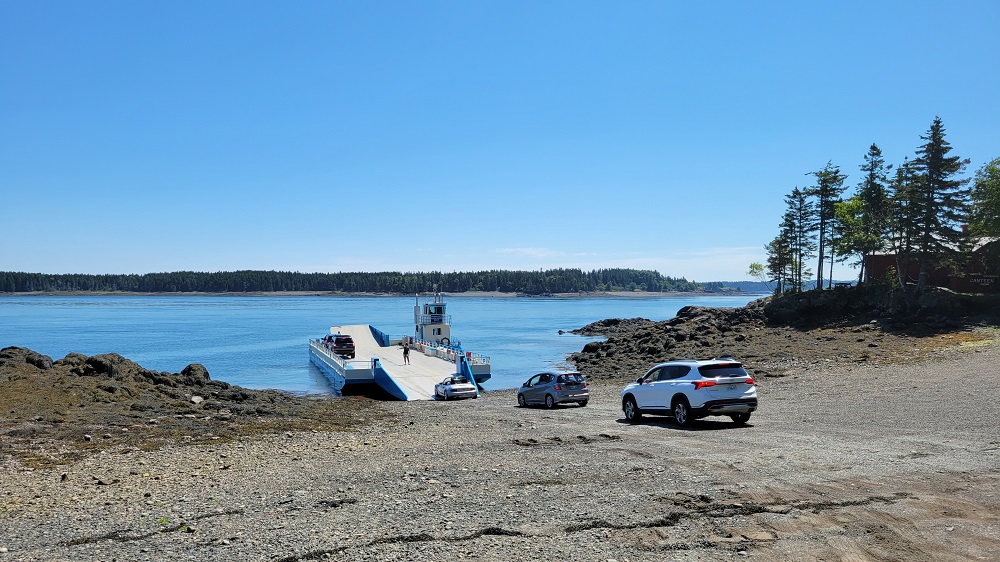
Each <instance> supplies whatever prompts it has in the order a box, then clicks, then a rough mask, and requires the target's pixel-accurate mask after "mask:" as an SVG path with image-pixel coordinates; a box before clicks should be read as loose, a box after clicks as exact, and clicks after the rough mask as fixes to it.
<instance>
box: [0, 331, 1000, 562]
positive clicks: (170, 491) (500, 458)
mask: <svg viewBox="0 0 1000 562" xmlns="http://www.w3.org/2000/svg"><path fill="white" fill-rule="evenodd" d="M998 359H1000V345H998V344H996V343H994V342H985V343H984V344H982V345H979V346H976V347H970V348H967V349H963V350H954V351H950V352H947V353H941V354H937V355H934V356H933V357H931V358H929V359H927V360H925V361H922V362H919V363H911V364H897V365H882V366H876V365H866V364H858V363H850V362H837V361H833V360H825V361H818V362H812V363H807V362H802V363H800V364H799V365H798V367H799V368H793V369H788V370H786V371H785V374H786V376H783V377H775V378H766V379H764V380H761V381H759V382H760V384H759V393H760V400H761V406H760V409H759V410H758V411H757V412H756V413H755V414H754V416H753V417H752V418H751V420H750V422H749V424H748V425H747V426H744V427H736V426H733V425H732V424H731V423H728V421H729V420H728V418H707V419H705V420H700V421H698V422H696V423H695V424H694V426H693V427H692V428H690V429H680V428H678V427H677V426H676V425H674V424H673V423H672V421H671V420H669V419H667V418H656V417H646V418H645V419H644V420H643V422H642V423H639V424H636V425H629V424H626V423H625V422H624V419H623V418H622V414H621V409H620V405H619V399H618V393H619V390H620V388H621V384H618V383H615V382H610V381H609V382H599V383H597V385H596V386H594V387H593V398H592V400H591V401H590V404H589V405H588V406H587V407H583V408H581V407H578V406H575V405H574V406H564V407H559V408H557V409H555V410H545V409H541V408H517V407H516V406H515V403H516V399H515V392H514V391H500V392H493V393H489V394H487V395H484V396H483V397H482V398H480V399H478V400H466V401H461V402H447V403H445V402H411V403H378V402H372V403H371V408H374V409H379V410H384V417H383V418H382V421H381V422H380V423H378V424H376V425H373V426H366V427H359V428H358V429H357V430H355V431H345V432H314V431H305V432H293V433H281V434H277V435H268V436H264V437H259V438H255V439H252V440H244V441H238V442H232V443H221V442H220V443H219V444H208V445H205V444H197V445H186V446H185V445H177V446H170V447H166V448H163V449H160V450H156V451H141V450H137V449H134V448H133V449H129V450H126V451H116V450H105V451H101V452H98V453H95V454H94V455H93V456H90V457H87V458H84V459H82V460H79V461H77V462H75V463H74V464H71V465H65V466H61V467H56V468H49V469H35V470H31V469H29V468H26V467H25V466H22V465H20V464H19V463H17V462H14V461H12V460H11V459H9V458H8V459H6V460H4V462H3V463H2V472H0V476H2V477H0V560H18V561H22V560H23V561H29V560H40V561H41V560H45V561H50V560H74V561H80V560H103V561H108V560H157V561H162V560H290V561H291V560H324V559H331V560H344V561H354V560H486V561H500V560H538V559H542V560H601V561H608V560H616V561H618V562H625V561H640V560H718V559H727V558H733V559H743V558H750V559H756V560H849V561H854V560H955V561H959V560H963V561H964V560H996V553H997V552H1000V495H998V492H1000V486H998V481H1000V470H998V469H1000V430H998V425H997V420H998V419H1000V405H998V401H997V400H996V397H997V391H996V387H997V384H998V382H1000V381H998V378H997V377H998V376H997V373H998V372H1000V369H998V368H997V365H998ZM751 367H752V365H751ZM623 383H624V381H622V384H623Z"/></svg>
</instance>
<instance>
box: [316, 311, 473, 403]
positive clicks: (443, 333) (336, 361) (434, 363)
mask: <svg viewBox="0 0 1000 562" xmlns="http://www.w3.org/2000/svg"><path fill="white" fill-rule="evenodd" d="M413 324H414V332H413V335H403V336H391V335H389V334H386V333H384V332H382V331H381V330H379V329H377V328H375V327H374V326H371V325H369V324H354V325H341V326H331V327H330V334H329V335H326V336H323V337H320V338H316V339H313V340H310V341H309V360H310V361H311V362H312V363H313V364H314V365H316V367H318V368H319V370H320V371H322V373H323V375H324V376H326V378H327V379H328V380H329V381H330V382H331V384H332V385H333V386H334V387H335V388H338V389H339V388H343V387H347V386H352V385H358V386H360V385H377V386H378V387H380V388H382V389H383V390H384V391H386V392H387V393H389V394H390V395H391V396H393V397H395V398H397V399H399V400H433V399H434V395H435V389H434V387H435V385H436V384H438V383H440V382H441V381H442V379H445V378H447V377H454V376H458V377H464V378H465V379H466V380H470V381H475V382H476V383H477V384H476V385H475V386H476V393H477V394H478V392H479V384H481V383H483V382H485V381H487V380H489V379H490V377H491V372H490V358H489V357H488V356H486V355H483V354H480V353H474V352H472V351H466V350H465V349H464V348H463V347H462V343H461V342H460V341H459V340H457V339H455V337H454V336H453V335H452V331H451V316H450V315H448V313H447V305H446V304H445V302H444V297H443V296H442V295H441V293H435V294H434V296H433V299H432V300H431V301H430V302H426V303H423V304H422V305H421V303H420V297H419V295H418V296H417V297H416V300H415V304H414V307H413ZM348 339H349V340H351V341H352V342H353V348H352V349H351V354H353V356H354V357H353V358H350V357H348V356H347V355H348V354H347V353H345V352H344V350H345V349H346V348H345V347H344V346H338V345H337V342H344V341H346V340H348ZM404 354H405V355H407V357H404Z"/></svg>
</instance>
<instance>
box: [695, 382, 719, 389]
mask: <svg viewBox="0 0 1000 562" xmlns="http://www.w3.org/2000/svg"><path fill="white" fill-rule="evenodd" d="M706 386H715V381H696V382H695V383H694V389H695V390H701V389H702V388H705V387H706Z"/></svg>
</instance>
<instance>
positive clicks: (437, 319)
mask: <svg viewBox="0 0 1000 562" xmlns="http://www.w3.org/2000/svg"><path fill="white" fill-rule="evenodd" d="M417 324H451V314H421V315H420V317H419V320H418V321H417Z"/></svg>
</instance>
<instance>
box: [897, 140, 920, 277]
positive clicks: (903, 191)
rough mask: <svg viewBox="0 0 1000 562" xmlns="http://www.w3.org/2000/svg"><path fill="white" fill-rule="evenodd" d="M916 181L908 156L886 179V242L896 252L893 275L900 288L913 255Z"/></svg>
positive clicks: (915, 219)
mask: <svg viewBox="0 0 1000 562" xmlns="http://www.w3.org/2000/svg"><path fill="white" fill-rule="evenodd" d="M918 187H919V182H918V180H917V177H916V174H915V172H914V171H913V166H912V164H911V162H910V160H909V158H904V159H903V164H902V165H900V166H899V167H897V168H896V175H895V177H893V178H892V181H890V182H889V201H890V213H889V229H890V236H889V246H890V248H891V249H892V252H893V253H894V254H895V255H896V276H897V281H898V282H899V286H900V288H903V287H906V283H907V281H908V273H907V272H908V271H909V268H910V265H911V264H912V263H913V260H914V259H916V258H915V250H914V247H915V240H916V239H917V223H918V222H919V221H918V220H917V215H918V214H919V212H920V210H919V208H918V207H917V206H916V204H915V203H914V201H915V200H916V199H917V194H916V191H917V190H918Z"/></svg>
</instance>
